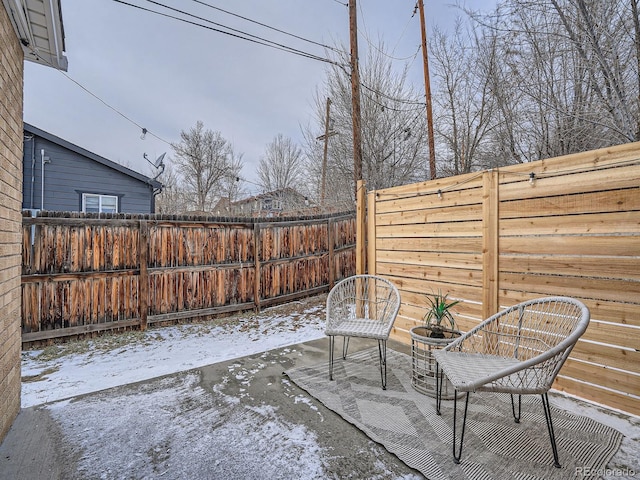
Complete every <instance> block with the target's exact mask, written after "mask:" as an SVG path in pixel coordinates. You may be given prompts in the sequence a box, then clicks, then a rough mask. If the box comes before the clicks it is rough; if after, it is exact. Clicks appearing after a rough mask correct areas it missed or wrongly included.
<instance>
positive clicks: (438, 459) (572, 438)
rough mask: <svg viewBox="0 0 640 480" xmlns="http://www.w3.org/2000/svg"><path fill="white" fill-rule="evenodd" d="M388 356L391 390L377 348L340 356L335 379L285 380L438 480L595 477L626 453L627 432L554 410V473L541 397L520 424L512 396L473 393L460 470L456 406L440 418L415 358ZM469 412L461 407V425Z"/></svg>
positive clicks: (320, 375)
mask: <svg viewBox="0 0 640 480" xmlns="http://www.w3.org/2000/svg"><path fill="white" fill-rule="evenodd" d="M387 352H388V353H387V356H388V358H387V368H388V383H387V390H382V388H381V384H380V370H379V367H378V351H377V348H375V349H369V350H364V351H361V352H358V353H354V354H350V355H349V356H348V357H347V360H342V358H341V357H339V360H336V362H335V364H334V366H335V370H334V379H335V380H334V381H329V367H328V364H327V363H326V362H324V363H322V364H320V365H316V366H312V367H298V368H293V369H291V370H288V371H286V372H285V374H286V375H287V376H288V377H289V378H290V379H291V380H292V381H293V382H294V383H295V384H296V385H298V386H299V387H300V388H302V389H304V390H306V391H307V392H308V393H309V394H310V395H311V396H313V397H315V398H316V399H318V400H319V401H320V402H322V403H323V404H324V405H325V406H326V407H328V408H329V409H331V410H333V411H334V412H336V413H338V414H339V415H340V416H342V417H343V418H344V419H345V420H347V421H348V422H350V423H352V424H353V425H355V426H357V427H358V428H359V429H360V430H362V431H363V432H364V433H366V434H367V435H368V436H369V437H370V438H371V439H372V440H375V441H376V442H379V443H381V444H382V445H384V447H385V448H386V449H387V450H389V451H390V452H392V453H394V454H395V455H397V456H398V458H400V459H401V460H402V461H403V462H405V463H406V464H407V465H409V466H410V467H412V468H415V469H416V470H419V471H420V472H421V473H422V474H423V475H424V476H425V477H427V478H428V479H432V480H438V479H501V480H502V479H509V478H513V479H519V480H535V479H540V480H542V479H545V480H549V479H567V478H595V477H592V476H591V475H592V474H593V473H594V472H598V471H603V470H604V468H605V466H606V464H607V463H608V462H609V460H610V459H611V457H612V456H613V455H614V454H615V452H616V451H617V450H618V448H619V447H620V442H621V441H622V434H621V433H620V432H618V431H617V430H615V429H613V428H610V427H607V426H605V425H602V424H600V423H598V422H596V421H594V420H592V419H590V418H587V417H582V416H578V415H575V414H573V413H570V412H566V411H564V410H560V409H558V408H554V407H553V406H552V419H553V425H554V429H555V433H556V439H557V442H558V453H559V457H560V463H561V464H562V468H559V469H558V468H555V467H554V466H553V454H552V450H551V442H550V441H549V433H548V430H547V426H546V423H545V418H544V411H543V408H542V400H541V398H540V395H526V396H523V397H522V418H521V420H520V423H519V424H517V423H515V422H514V420H513V416H512V413H511V401H510V398H509V395H506V394H496V393H484V392H483V393H472V394H471V396H470V398H469V412H468V416H467V427H466V431H465V439H464V447H463V451H462V460H461V463H460V464H459V465H456V464H455V463H454V462H453V458H452V446H451V441H452V421H453V401H452V400H450V401H443V402H442V408H441V412H442V415H441V416H438V415H436V412H435V399H434V398H432V397H429V396H425V395H422V394H420V393H418V392H416V391H415V390H414V389H413V387H412V386H411V357H409V356H407V355H405V354H403V353H398V352H396V351H393V350H391V349H389V350H388V351H387ZM552 403H553V401H552ZM462 409H463V405H462V404H461V403H460V402H458V411H459V416H458V421H459V422H460V420H461V412H462ZM339 441H340V438H339V436H336V442H339ZM589 473H590V474H591V475H590V474H589ZM585 474H587V475H585Z"/></svg>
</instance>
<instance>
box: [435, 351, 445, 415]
mask: <svg viewBox="0 0 640 480" xmlns="http://www.w3.org/2000/svg"><path fill="white" fill-rule="evenodd" d="M435 377H436V414H437V415H440V406H441V405H442V384H443V383H444V370H440V367H439V366H438V362H436V375H435Z"/></svg>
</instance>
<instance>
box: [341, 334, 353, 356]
mask: <svg viewBox="0 0 640 480" xmlns="http://www.w3.org/2000/svg"><path fill="white" fill-rule="evenodd" d="M349 339H351V337H342V359H343V360H346V359H347V351H348V350H349Z"/></svg>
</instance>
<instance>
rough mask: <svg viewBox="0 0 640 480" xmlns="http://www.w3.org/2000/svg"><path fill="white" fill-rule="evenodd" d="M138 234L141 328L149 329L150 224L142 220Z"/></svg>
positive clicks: (143, 329)
mask: <svg viewBox="0 0 640 480" xmlns="http://www.w3.org/2000/svg"><path fill="white" fill-rule="evenodd" d="M139 229H140V232H139V235H138V262H140V276H139V277H138V308H139V309H140V330H142V331H145V330H146V329H147V315H148V314H149V273H148V271H147V264H148V261H149V224H148V222H147V221H146V220H140V227H139Z"/></svg>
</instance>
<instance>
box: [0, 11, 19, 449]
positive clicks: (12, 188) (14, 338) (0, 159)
mask: <svg viewBox="0 0 640 480" xmlns="http://www.w3.org/2000/svg"><path fill="white" fill-rule="evenodd" d="M23 65H24V57H23V53H22V48H21V47H20V44H19V43H18V39H17V37H16V34H15V31H14V30H13V27H12V26H11V23H10V22H9V18H8V16H7V12H6V10H5V8H4V7H3V6H2V4H0V442H1V441H2V439H4V437H5V435H6V434H7V431H8V430H9V427H11V423H12V422H13V420H14V419H15V417H16V415H17V414H18V411H19V410H20V347H21V340H20V315H21V299H20V264H21V258H20V254H21V250H20V247H21V238H20V232H21V221H22V220H21V216H20V207H21V203H22V135H23V130H22V128H23V127H22V86H23Z"/></svg>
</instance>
